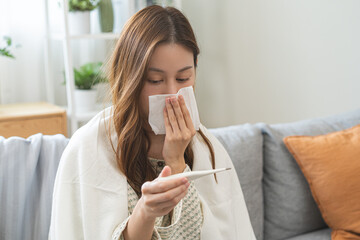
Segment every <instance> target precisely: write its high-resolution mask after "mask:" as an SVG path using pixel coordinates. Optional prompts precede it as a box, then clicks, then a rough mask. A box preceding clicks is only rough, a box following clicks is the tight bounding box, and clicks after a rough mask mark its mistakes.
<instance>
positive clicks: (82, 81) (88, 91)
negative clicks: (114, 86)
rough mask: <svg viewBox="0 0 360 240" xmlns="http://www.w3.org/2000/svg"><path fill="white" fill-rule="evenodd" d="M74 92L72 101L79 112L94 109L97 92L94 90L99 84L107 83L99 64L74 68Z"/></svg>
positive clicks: (94, 63) (87, 64)
mask: <svg viewBox="0 0 360 240" xmlns="http://www.w3.org/2000/svg"><path fill="white" fill-rule="evenodd" d="M74 80H75V87H76V89H75V92H74V101H75V104H76V105H75V106H76V109H77V110H78V111H79V112H84V111H91V110H93V109H94V106H95V104H96V98H97V90H96V89H95V88H94V86H96V85H97V84H99V83H104V82H107V79H106V77H104V73H103V71H102V63H101V62H93V63H86V64H84V65H82V66H81V67H80V68H78V69H76V68H74Z"/></svg>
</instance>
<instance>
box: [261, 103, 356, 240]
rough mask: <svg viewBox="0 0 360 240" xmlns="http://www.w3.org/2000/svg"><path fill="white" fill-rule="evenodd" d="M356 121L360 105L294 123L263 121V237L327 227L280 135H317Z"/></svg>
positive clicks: (281, 236) (294, 234)
mask: <svg viewBox="0 0 360 240" xmlns="http://www.w3.org/2000/svg"><path fill="white" fill-rule="evenodd" d="M359 123H360V109H358V110H355V111H351V112H347V113H343V114H338V115H334V116H331V117H323V118H316V119H310V120H304V121H299V122H294V123H285V124H273V125H265V126H264V127H263V129H262V131H263V135H264V177H263V189H264V204H265V221H264V238H265V239H267V240H273V239H286V238H290V237H293V236H296V235H300V234H303V233H306V232H312V231H314V230H316V229H321V228H325V227H327V225H326V224H325V222H324V220H323V219H322V217H321V214H320V211H319V209H318V207H317V205H316V203H315V201H314V199H313V197H312V195H311V192H310V188H309V185H308V183H307V181H306V180H305V177H304V175H303V174H302V172H301V170H300V168H299V166H298V165H297V163H296V161H295V160H294V159H293V157H292V156H291V154H290V153H289V151H288V150H287V148H286V147H285V144H284V143H283V138H284V137H286V136H290V135H312V136H315V135H320V134H327V133H330V132H335V131H339V130H343V129H346V128H350V127H353V126H355V125H357V124H359Z"/></svg>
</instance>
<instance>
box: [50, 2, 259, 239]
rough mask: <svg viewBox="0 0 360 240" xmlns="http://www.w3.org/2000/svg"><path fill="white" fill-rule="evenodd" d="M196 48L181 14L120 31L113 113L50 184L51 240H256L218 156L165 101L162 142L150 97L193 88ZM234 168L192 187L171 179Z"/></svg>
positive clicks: (164, 12)
mask: <svg viewBox="0 0 360 240" xmlns="http://www.w3.org/2000/svg"><path fill="white" fill-rule="evenodd" d="M198 54H199V49H198V46H197V43H196V40H195V36H194V33H193V31H192V28H191V26H190V24H189V22H188V20H187V19H186V18H185V16H184V15H183V14H182V13H181V12H180V11H178V10H176V9H175V8H162V7H160V6H150V7H147V8H145V9H143V10H141V11H139V12H138V13H137V14H135V15H134V16H133V17H132V18H131V19H130V20H129V21H128V22H127V24H126V25H125V27H124V29H123V31H122V33H121V36H120V39H119V40H118V42H117V45H116V48H115V51H114V53H113V55H112V58H111V61H110V71H109V79H110V84H111V87H112V97H113V106H112V107H111V108H108V109H106V110H104V111H103V112H102V113H100V114H98V115H97V116H96V117H94V118H93V119H92V120H91V121H90V122H89V123H88V124H86V125H85V126H84V127H82V128H81V129H79V130H78V131H77V132H76V133H75V134H74V136H73V137H72V138H71V141H70V143H69V145H68V146H67V148H66V150H65V151H64V153H63V156H62V159H61V162H60V165H59V169H58V173H57V177H56V181H55V187H54V196H53V197H54V198H53V209H52V221H51V227H50V239H67V240H68V239H110V238H111V239H126V240H132V239H142V240H143V239H207V240H208V239H217V240H218V239H255V237H254V233H253V230H252V227H251V223H250V220H249V216H248V212H247V209H246V205H245V202H244V198H243V195H242V191H241V189H240V185H239V182H238V178H237V175H236V172H235V170H234V167H233V165H232V163H231V160H230V158H229V156H228V154H227V153H226V151H225V149H224V148H223V147H222V146H221V144H220V143H219V142H218V141H217V139H216V138H215V137H213V136H212V135H211V134H210V133H209V132H208V130H207V129H206V128H205V127H203V126H202V125H201V126H200V129H199V130H198V131H196V129H195V128H194V125H193V122H192V120H191V118H190V116H189V111H188V109H187V107H186V105H185V103H184V99H183V97H181V96H179V98H178V99H177V98H174V97H172V98H168V99H167V100H166V107H165V108H164V112H163V113H164V122H165V128H166V134H165V135H155V134H154V132H153V131H152V129H151V127H150V125H149V123H148V121H147V119H148V115H149V96H151V95H158V94H174V93H177V92H178V91H179V89H181V88H184V87H189V86H192V87H194V84H195V76H196V65H197V57H198ZM215 167H216V168H221V167H231V168H232V170H231V171H230V173H219V174H217V176H207V177H203V178H200V179H198V180H196V181H195V182H189V181H188V180H187V179H186V178H178V179H174V180H163V181H159V180H158V179H159V178H162V177H166V176H169V175H172V174H176V173H181V172H186V171H192V170H204V169H211V168H215Z"/></svg>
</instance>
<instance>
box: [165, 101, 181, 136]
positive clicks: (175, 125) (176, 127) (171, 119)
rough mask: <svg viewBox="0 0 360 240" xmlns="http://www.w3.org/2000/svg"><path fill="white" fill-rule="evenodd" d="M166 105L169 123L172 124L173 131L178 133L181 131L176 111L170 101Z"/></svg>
mask: <svg viewBox="0 0 360 240" xmlns="http://www.w3.org/2000/svg"><path fill="white" fill-rule="evenodd" d="M165 105H166V110H167V113H168V116H169V122H170V125H171V128H172V129H173V132H174V133H178V132H179V131H180V129H179V125H178V122H177V120H176V116H175V113H174V109H173V107H172V105H171V103H170V99H167V100H166V103H165Z"/></svg>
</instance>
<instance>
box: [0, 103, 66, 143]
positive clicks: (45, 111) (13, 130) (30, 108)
mask: <svg viewBox="0 0 360 240" xmlns="http://www.w3.org/2000/svg"><path fill="white" fill-rule="evenodd" d="M36 133H42V134H44V135H53V134H58V133H60V134H63V135H64V136H67V118H66V111H65V109H63V108H60V107H58V106H55V105H52V104H49V103H45V102H40V103H22V104H6V105H0V136H3V137H5V138H7V137H12V136H18V137H24V138H27V137H29V136H31V135H33V134H36Z"/></svg>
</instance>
